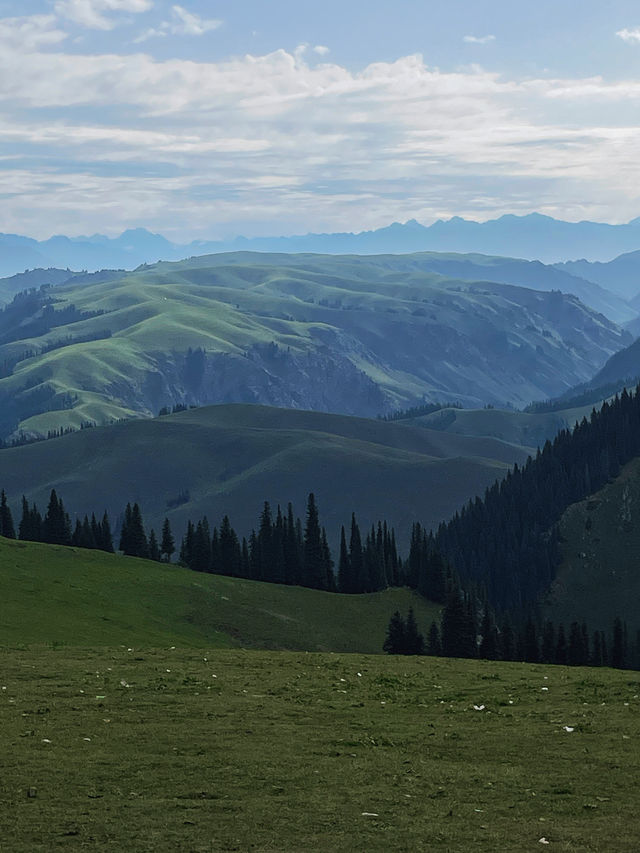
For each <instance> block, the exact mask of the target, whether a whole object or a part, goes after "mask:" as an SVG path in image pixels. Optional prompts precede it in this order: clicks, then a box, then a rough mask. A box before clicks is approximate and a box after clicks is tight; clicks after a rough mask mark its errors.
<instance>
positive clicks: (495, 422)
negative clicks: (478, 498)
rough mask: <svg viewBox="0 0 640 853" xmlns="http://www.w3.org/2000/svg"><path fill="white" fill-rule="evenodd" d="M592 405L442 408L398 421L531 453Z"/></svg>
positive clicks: (577, 418) (582, 415)
mask: <svg viewBox="0 0 640 853" xmlns="http://www.w3.org/2000/svg"><path fill="white" fill-rule="evenodd" d="M592 408H593V406H592V405H588V406H579V407H575V408H571V409H559V410H558V411H553V412H544V413H540V414H538V413H529V412H517V411H513V410H509V409H493V408H490V409H457V408H443V409H441V410H440V411H438V412H433V413H431V414H429V415H422V416H419V417H411V418H407V419H405V420H403V421H402V423H406V424H411V425H412V426H416V427H418V426H423V427H427V428H428V429H430V430H440V431H442V432H448V433H453V434H455V435H468V436H476V437H480V436H485V437H487V438H495V439H498V440H499V441H505V442H508V443H509V444H520V445H522V446H523V447H525V448H527V449H528V450H529V452H530V453H531V454H532V455H535V451H536V448H538V447H542V445H544V443H545V441H547V439H549V440H553V438H554V437H555V436H556V435H557V433H558V432H559V431H560V430H561V429H572V428H573V427H574V426H575V424H576V421H580V420H582V418H583V417H585V416H588V415H589V414H590V413H591V410H592Z"/></svg>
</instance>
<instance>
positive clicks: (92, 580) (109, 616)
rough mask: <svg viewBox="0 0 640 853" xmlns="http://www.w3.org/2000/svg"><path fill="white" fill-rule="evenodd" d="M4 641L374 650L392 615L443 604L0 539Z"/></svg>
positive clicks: (402, 594)
mask: <svg viewBox="0 0 640 853" xmlns="http://www.w3.org/2000/svg"><path fill="white" fill-rule="evenodd" d="M0 601H2V611H1V613H0V645H2V646H5V647H6V646H15V645H18V644H27V645H28V644H32V643H35V644H39V643H49V644H51V643H53V644H55V645H61V646H65V645H69V646H112V645H118V644H120V643H126V644H127V645H129V646H130V645H140V644H142V645H146V646H155V645H165V644H176V645H178V644H180V645H182V646H196V647H199V646H203V645H207V646H213V647H221V648H224V647H234V646H235V647H244V648H269V649H291V650H301V651H335V652H355V651H359V652H364V653H373V654H375V653H376V652H379V651H381V650H382V644H383V642H384V638H385V632H386V628H387V624H388V622H389V618H390V616H391V614H392V613H393V612H394V611H395V610H401V611H403V612H406V611H407V610H408V608H409V607H413V609H414V610H415V613H416V618H417V620H418V622H419V624H420V626H421V628H422V630H423V631H425V632H426V631H427V630H428V628H429V625H430V624H431V622H432V621H433V620H434V619H435V620H437V619H438V618H439V612H440V608H439V607H438V606H437V605H435V604H431V603H429V602H427V601H425V599H423V598H422V597H420V596H418V595H416V594H414V593H412V592H411V591H410V590H408V589H389V590H385V591H384V592H378V593H371V594H367V595H338V594H336V593H329V592H321V591H318V590H310V589H303V588H302V587H293V586H281V585H277V584H270V583H259V582H257V581H247V580H240V579H238V578H228V577H220V576H218V575H212V574H204V573H200V572H193V571H190V570H189V569H186V568H183V567H180V566H176V565H174V564H167V563H156V562H152V561H150V560H139V559H137V558H134V557H119V556H116V555H114V554H105V553H102V552H100V551H89V550H85V549H75V548H66V547H62V546H55V545H40V544H36V543H33V542H20V541H16V540H9V539H3V538H0Z"/></svg>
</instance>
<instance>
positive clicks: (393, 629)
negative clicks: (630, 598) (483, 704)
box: [383, 587, 640, 670]
mask: <svg viewBox="0 0 640 853" xmlns="http://www.w3.org/2000/svg"><path fill="white" fill-rule="evenodd" d="M628 634H629V632H628V629H627V625H626V623H625V622H623V621H622V620H621V619H619V618H616V619H614V621H613V624H612V627H611V630H610V631H609V632H605V631H593V632H590V631H589V629H588V627H587V625H586V624H585V623H578V622H572V623H571V625H570V627H569V628H568V630H566V629H565V626H564V625H563V624H562V623H559V624H556V623H554V622H553V621H551V620H545V621H543V622H542V623H541V624H539V623H536V622H535V621H533V620H532V619H529V620H527V621H526V622H523V623H519V624H518V623H513V622H512V621H511V619H510V618H509V616H505V618H504V620H503V621H502V623H501V624H500V625H498V624H497V622H496V620H495V618H494V616H493V614H492V613H491V611H490V610H489V609H485V611H484V614H483V616H482V618H481V619H478V614H477V612H476V609H475V606H474V603H473V599H472V598H471V597H469V596H465V594H464V593H463V592H462V590H461V589H460V588H459V587H457V588H453V589H452V590H451V592H450V594H449V596H448V598H447V602H446V605H445V607H444V608H443V610H442V616H441V620H440V622H439V623H438V622H435V621H433V622H432V623H431V625H430V627H429V631H428V633H427V636H426V637H425V635H424V634H423V633H421V632H420V630H419V628H418V625H417V622H416V618H415V614H414V612H413V609H412V608H409V612H408V614H407V617H406V619H405V618H403V617H402V615H401V614H400V612H399V611H397V610H396V612H395V613H394V614H393V616H392V617H391V619H390V621H389V625H388V627H387V634H386V638H385V641H384V644H383V650H384V651H385V652H387V654H395V655H434V656H437V657H453V658H480V659H483V660H496V661H498V660H503V661H522V662H525V663H546V664H562V665H568V666H610V667H614V668H617V669H634V670H640V630H638V631H636V632H635V636H634V637H632V638H631V639H630V638H629V635H628Z"/></svg>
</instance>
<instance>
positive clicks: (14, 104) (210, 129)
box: [0, 16, 640, 238]
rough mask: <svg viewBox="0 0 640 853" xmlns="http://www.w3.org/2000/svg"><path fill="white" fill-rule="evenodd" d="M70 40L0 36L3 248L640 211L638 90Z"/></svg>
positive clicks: (37, 26) (405, 65) (6, 23)
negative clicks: (51, 239) (117, 48)
mask: <svg viewBox="0 0 640 853" xmlns="http://www.w3.org/2000/svg"><path fill="white" fill-rule="evenodd" d="M174 24H175V25H176V26H178V25H179V21H178V20H177V19H176V20H175V21H173V22H170V25H171V26H173V25H174ZM19 33H23V34H24V39H23V38H22V37H19V36H18V35H17V34H19ZM63 38H64V33H61V32H59V31H58V30H56V28H55V21H54V20H53V19H51V18H50V17H47V16H40V18H39V19H38V20H36V19H35V18H31V19H4V20H0V48H1V49H0V146H1V148H0V151H1V152H2V156H3V157H7V158H12V159H7V160H2V161H0V198H2V199H3V200H4V201H5V203H4V204H0V231H7V230H13V231H16V230H17V231H19V232H21V233H25V232H28V233H36V232H37V233H39V234H40V235H42V234H43V233H47V231H49V232H50V231H52V230H54V229H56V230H64V231H67V232H71V233H78V232H79V231H85V230H105V229H106V230H109V229H112V230H117V229H118V228H120V227H121V226H123V225H131V224H135V223H136V222H137V223H138V224H145V225H147V226H149V227H153V228H156V229H158V230H161V231H167V232H168V233H170V232H171V231H172V229H174V228H175V229H177V228H178V227H181V228H182V229H183V232H182V233H181V234H177V233H176V232H175V231H174V232H173V233H174V236H176V237H177V236H181V237H184V238H186V237H188V236H189V235H190V234H191V235H195V236H203V237H204V236H213V235H214V234H215V233H216V229H223V230H224V231H225V232H226V233H229V231H233V230H237V231H239V232H242V231H247V230H249V231H253V232H254V233H255V232H260V231H262V233H264V232H265V231H271V232H274V231H278V232H286V231H296V232H299V231H301V230H302V231H305V230H327V229H329V230H354V229H358V228H361V227H362V228H370V227H376V226H378V225H381V224H384V223H386V222H388V221H390V220H392V219H408V218H410V217H412V216H415V217H417V218H419V219H423V220H429V219H432V218H436V217H438V216H447V215H452V214H454V213H459V214H460V215H465V216H470V217H474V216H475V217H480V218H487V217H488V216H490V215H492V214H495V213H498V212H499V213H503V212H514V213H517V212H527V211H530V210H531V209H538V210H540V211H542V212H549V213H552V214H554V215H565V216H569V218H571V215H572V213H575V216H576V218H580V217H582V216H597V215H601V216H602V215H604V218H610V219H613V218H618V219H619V218H624V217H625V216H628V218H631V217H632V216H633V215H637V213H638V210H639V209H640V194H639V191H638V189H637V188H638V187H640V157H638V142H637V140H638V138H639V137H640V119H636V118H635V117H636V115H637V111H636V110H634V109H629V106H628V105H629V104H630V103H631V102H634V105H635V101H637V100H640V80H638V79H633V78H631V79H628V80H626V81H625V80H618V81H615V82H613V83H609V82H607V81H605V80H603V79H602V78H599V77H594V78H587V79H557V80H556V79H548V78H534V79H529V80H513V79H509V78H508V77H504V76H501V75H499V74H495V73H490V72H488V71H486V70H483V69H481V68H478V67H476V68H473V69H467V70H463V71H458V72H455V73H454V72H446V71H441V70H438V69H436V68H431V67H429V66H428V65H426V64H425V62H424V60H423V59H422V57H421V56H419V55H415V56H405V57H401V58H399V59H397V60H396V61H395V62H376V63H372V64H370V65H368V66H366V67H364V68H361V69H359V70H352V69H349V68H347V67H344V66H342V65H340V64H338V63H337V62H331V61H327V60H325V61H323V62H322V63H317V62H315V61H311V60H310V61H306V60H305V53H304V50H302V49H297V50H295V51H294V52H287V51H285V50H277V51H274V52H273V53H270V54H266V55H262V56H257V55H256V56H253V55H247V56H244V57H236V58H233V59H228V60H225V61H219V62H194V61H186V60H181V59H175V58H174V59H169V60H163V61H160V60H156V59H154V58H153V57H152V56H150V55H148V54H146V53H142V52H139V53H133V54H116V53H113V54H100V55H80V54H78V53H73V54H67V53H65V51H64V47H63V44H62V39H63ZM308 51H309V54H311V51H312V48H308ZM315 54H316V55H322V54H318V53H317V51H315ZM32 164H33V166H32ZM20 188H22V189H20ZM607 211H608V216H607ZM74 222H75V223H76V224H75V225H74ZM25 223H26V224H25ZM52 223H54V224H52ZM177 223H181V225H178V224H177ZM27 226H29V228H27Z"/></svg>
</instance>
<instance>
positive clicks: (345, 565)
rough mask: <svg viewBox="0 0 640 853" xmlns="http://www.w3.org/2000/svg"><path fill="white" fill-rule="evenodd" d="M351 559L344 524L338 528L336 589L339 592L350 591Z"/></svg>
mask: <svg viewBox="0 0 640 853" xmlns="http://www.w3.org/2000/svg"><path fill="white" fill-rule="evenodd" d="M351 587H352V584H351V561H350V560H349V552H348V550H347V539H346V536H345V532H344V525H343V526H342V527H341V528H340V559H339V562H338V589H339V590H340V592H347V593H348V592H351V591H352V590H351Z"/></svg>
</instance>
